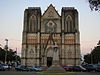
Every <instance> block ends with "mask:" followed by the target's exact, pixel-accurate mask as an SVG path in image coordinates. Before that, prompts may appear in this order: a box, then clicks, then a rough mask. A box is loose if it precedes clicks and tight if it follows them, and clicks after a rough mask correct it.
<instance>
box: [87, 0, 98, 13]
mask: <svg viewBox="0 0 100 75" xmlns="http://www.w3.org/2000/svg"><path fill="white" fill-rule="evenodd" d="M88 2H89V6H90V9H91V10H92V11H93V10H95V11H100V0H88Z"/></svg>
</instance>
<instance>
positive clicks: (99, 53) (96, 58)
mask: <svg viewBox="0 0 100 75" xmlns="http://www.w3.org/2000/svg"><path fill="white" fill-rule="evenodd" d="M91 54H92V61H93V64H97V63H99V62H100V46H97V47H95V48H94V49H93V50H92V52H91Z"/></svg>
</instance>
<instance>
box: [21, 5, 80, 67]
mask: <svg viewBox="0 0 100 75" xmlns="http://www.w3.org/2000/svg"><path fill="white" fill-rule="evenodd" d="M55 42H56V43H57V45H58V50H59V53H58V54H59V63H60V64H61V65H79V64H80V60H81V57H80V32H79V24H78V12H77V10H76V9H75V8H73V7H62V10H61V16H60V15H59V13H58V12H57V11H56V9H55V7H53V5H52V4H51V5H50V6H49V7H48V8H47V10H46V11H45V12H44V13H43V15H42V14H41V9H40V7H29V8H28V9H25V11H24V27H23V35H22V54H21V55H22V58H21V63H22V64H23V65H28V66H31V65H38V66H51V65H52V60H53V53H54V52H53V51H54V49H53V46H54V43H55Z"/></svg>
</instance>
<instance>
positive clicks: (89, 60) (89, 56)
mask: <svg viewBox="0 0 100 75" xmlns="http://www.w3.org/2000/svg"><path fill="white" fill-rule="evenodd" d="M84 62H85V63H87V64H91V54H86V55H84Z"/></svg>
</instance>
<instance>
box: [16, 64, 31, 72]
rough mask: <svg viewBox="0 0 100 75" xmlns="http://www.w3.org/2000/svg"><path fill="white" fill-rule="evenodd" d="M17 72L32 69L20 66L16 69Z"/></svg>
mask: <svg viewBox="0 0 100 75" xmlns="http://www.w3.org/2000/svg"><path fill="white" fill-rule="evenodd" d="M15 70H17V71H30V68H28V67H27V66H25V65H18V66H17V67H15Z"/></svg>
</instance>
